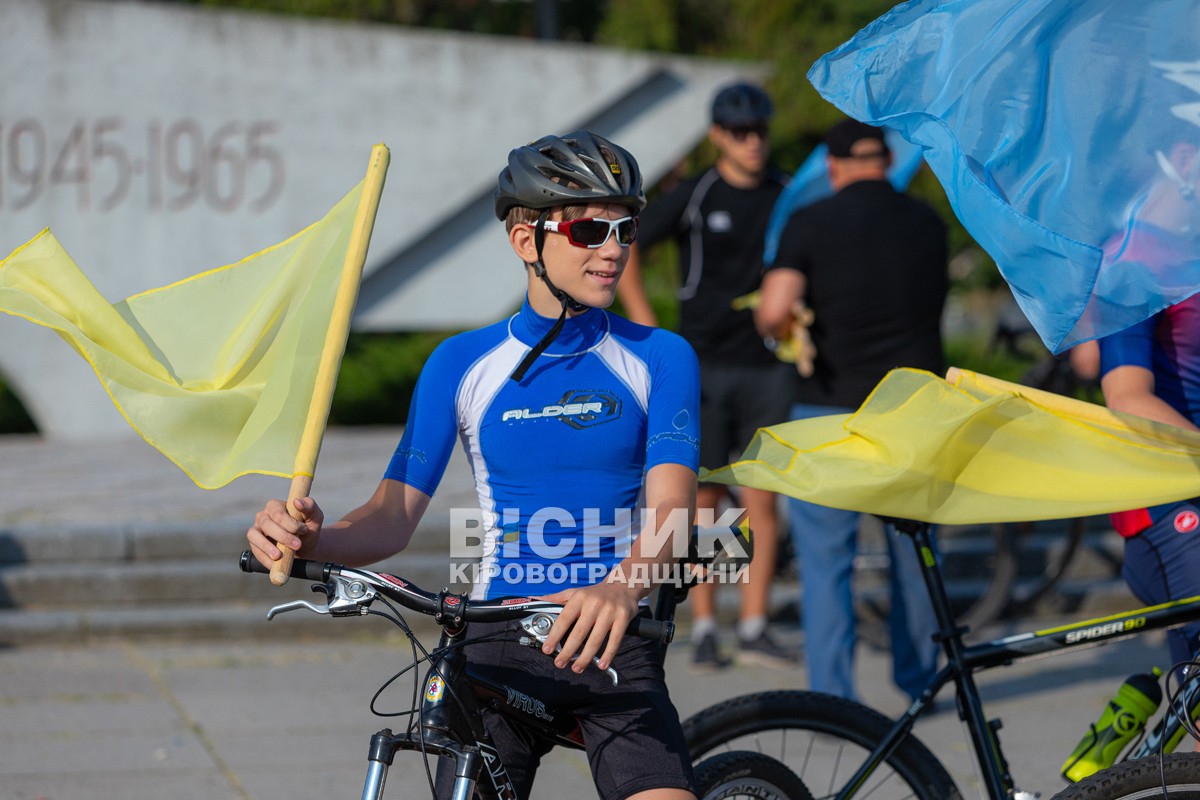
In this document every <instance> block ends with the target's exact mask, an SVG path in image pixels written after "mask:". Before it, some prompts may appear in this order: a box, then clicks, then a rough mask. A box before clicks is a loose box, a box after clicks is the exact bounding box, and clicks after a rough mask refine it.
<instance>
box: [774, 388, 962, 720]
mask: <svg viewBox="0 0 1200 800" xmlns="http://www.w3.org/2000/svg"><path fill="white" fill-rule="evenodd" d="M848 411H850V409H843V408H833V407H830V406H814V405H804V404H800V405H796V406H793V407H792V419H793V420H797V419H809V418H810V417H820V416H826V415H829V414H844V413H847V412H848ZM860 517H861V515H860V514H859V513H858V512H857V511H843V510H841V509H837V508H829V507H827V506H819V505H816V504H815V503H809V502H805V501H803V500H797V499H795V498H788V520H789V525H790V527H791V532H792V541H793V542H794V544H795V550H796V558H797V560H798V562H799V567H800V580H801V582H802V586H801V602H802V608H803V622H804V650H805V655H806V658H807V660H808V672H809V685H810V686H811V688H812V689H813V690H815V691H819V692H827V693H829V694H835V695H839V696H841V697H848V698H851V699H858V698H857V695H856V693H855V691H854V645H855V641H856V639H857V636H856V633H855V619H854V598H853V590H852V586H851V578H852V576H853V572H854V556H855V554H856V553H857V550H858V522H859V518H860ZM886 538H887V545H888V552H889V554H890V556H891V559H890V561H891V568H890V572H891V574H890V577H891V610H890V612H889V614H888V630H889V633H890V635H891V642H892V680H893V681H895V683H896V685H897V686H898V687H900V689H901V691H903V692H904V693H905V694H907V695H908V696H909V697H910V698H915V697H916V696H918V695H919V694H920V693H921V691H922V690H923V689H924V688H925V685H926V683H928V681H929V679H930V678H932V677H933V675H934V673H935V672H936V671H937V659H938V652H939V648H938V644H937V642H935V641H934V639H933V635H934V634H935V633H936V632H937V621H936V620H935V619H934V615H933V606H932V604H931V603H930V601H929V595H928V593H927V592H926V589H925V581H924V579H923V578H922V577H921V571H920V566H919V564H918V562H917V555H916V551H915V549H914V548H913V546H912V541H911V540H910V539H909V538H908V537H907V536H905V535H903V534H901V533H899V532H898V531H896V529H895V528H894V527H893V526H891V525H888V526H887V531H886Z"/></svg>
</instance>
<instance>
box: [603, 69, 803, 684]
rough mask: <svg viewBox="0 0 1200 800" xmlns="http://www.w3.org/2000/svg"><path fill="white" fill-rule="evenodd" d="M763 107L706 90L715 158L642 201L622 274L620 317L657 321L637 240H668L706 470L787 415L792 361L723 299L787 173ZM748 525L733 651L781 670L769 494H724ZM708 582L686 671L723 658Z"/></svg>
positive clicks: (752, 274)
mask: <svg viewBox="0 0 1200 800" xmlns="http://www.w3.org/2000/svg"><path fill="white" fill-rule="evenodd" d="M773 113H774V108H773V106H772V103H771V99H770V97H769V96H768V95H767V93H766V92H764V91H763V90H762V89H761V88H759V87H757V86H754V85H751V84H748V83H734V84H732V85H729V86H726V87H724V88H722V89H721V90H720V91H719V92H717V94H716V96H715V97H714V99H713V104H712V125H711V127H710V128H709V131H708V138H709V140H710V141H711V142H712V144H713V145H714V146H715V147H716V150H717V160H716V163H715V164H714V165H713V166H712V167H711V168H709V169H707V170H705V171H704V172H702V173H700V174H699V175H695V176H693V177H692V178H690V179H688V180H684V181H682V182H680V183H679V184H678V185H677V186H675V187H674V188H673V189H671V190H670V191H668V192H666V193H665V194H663V195H662V196H661V197H659V198H658V199H657V200H656V201H655V202H653V203H651V204H650V205H649V207H647V209H646V211H645V212H643V214H642V216H641V230H640V232H639V234H638V244H637V245H636V246H635V247H634V253H633V255H632V256H631V257H630V263H629V267H628V268H627V270H626V272H627V275H626V278H625V280H624V281H623V282H622V284H621V290H620V296H621V301H622V304H623V305H624V307H625V310H626V313H628V314H629V317H630V319H633V320H634V321H635V322H641V323H643V324H646V325H655V324H657V319H656V317H655V314H654V312H653V310H652V309H651V308H650V304H649V302H648V301H647V299H646V293H645V290H644V288H643V284H642V280H641V270H640V259H639V251H638V249H639V248H642V249H645V248H650V247H653V246H655V245H656V244H658V243H659V242H661V241H664V240H666V239H673V240H674V241H675V242H676V244H677V246H678V252H679V270H680V276H681V281H682V285H681V286H680V287H679V289H678V297H679V300H680V320H679V332H680V334H681V335H682V336H683V337H684V338H685V339H687V341H688V342H689V343H690V344H691V345H692V347H694V348H695V350H696V354H697V355H698V356H699V358H700V381H701V386H702V387H703V391H702V392H701V395H700V431H701V447H700V465H701V466H702V467H705V468H707V469H715V468H717V467H721V466H724V465H725V464H728V463H729V462H730V461H732V460H734V459H735V458H736V456H737V454H738V452H739V451H740V450H741V448H743V447H745V445H746V444H747V443H748V442H749V441H750V440H751V438H753V436H754V432H755V431H756V430H757V429H759V428H761V427H765V426H767V425H774V424H776V423H779V422H784V421H785V420H786V419H787V413H788V407H789V405H790V398H791V396H792V394H793V391H794V387H793V383H794V381H795V379H796V376H795V369H794V368H793V367H791V366H790V365H787V364H783V363H781V362H780V361H779V360H778V359H776V358H775V356H774V355H773V354H772V352H771V351H770V350H769V349H768V348H767V346H766V345H765V344H764V342H763V339H762V337H761V336H759V335H758V333H757V332H756V331H755V329H754V317H753V313H752V312H751V311H750V310H749V309H747V308H740V309H739V308H735V307H734V306H735V303H734V301H735V300H737V299H738V298H741V297H743V296H745V295H747V294H749V293H751V292H753V291H755V290H756V289H758V286H759V282H760V281H761V280H762V251H763V238H764V236H765V234H766V228H767V220H768V218H769V216H770V214H771V208H772V207H773V206H774V204H775V200H776V198H778V197H779V194H780V192H781V191H783V187H784V185H785V184H786V183H787V176H786V175H784V174H783V173H782V172H780V171H779V170H777V169H775V168H774V167H772V166H771V165H770V164H769V162H768V157H769V155H770V144H769V142H768V137H767V133H768V126H769V123H770V120H771V116H772V114H773ZM728 496H729V495H728V490H727V488H726V487H724V486H721V485H719V484H709V483H705V484H701V485H700V488H699V491H698V494H697V509H698V513H699V514H701V520H702V521H703V519H704V516H703V515H704V514H705V513H706V512H708V513H712V514H713V515H714V518H715V517H716V516H717V515H718V514H719V513H720V512H719V509H718V507H719V506H720V504H721V503H722V502H723V501H724V500H725V499H726V498H727V497H728ZM734 503H735V505H739V506H741V507H742V508H744V509H745V510H746V512H747V514H748V517H749V522H750V527H751V529H752V530H753V532H754V543H755V544H754V560H753V561H752V563H751V565H750V568H749V572H748V577H747V578H746V579H743V582H742V583H741V584H740V585H739V592H740V595H741V597H740V599H741V605H740V609H739V615H738V616H739V618H738V623H737V640H738V643H739V648H738V651H737V654H738V660H739V661H744V662H748V663H754V664H758V665H760V666H769V667H785V668H791V667H794V666H796V665H797V664H798V663H799V655H798V654H797V653H796V652H795V651H793V650H790V649H788V648H786V647H784V646H782V645H781V644H780V643H779V642H777V641H776V640H775V638H774V637H773V636H772V635H771V634H770V633H769V632H768V631H767V611H768V608H767V604H768V599H769V592H770V587H771V581H772V579H773V578H774V573H775V558H776V551H777V549H778V529H779V522H778V517H777V512H776V507H777V502H776V495H775V494H774V493H772V492H766V491H763V490H761V489H752V488H742V489H740V490H739V491H738V495H737V497H736V499H735V500H734ZM716 589H717V586H716V585H715V584H704V585H702V586H699V587H697V590H695V591H693V592H692V596H691V605H692V633H691V635H692V641H693V644H694V650H693V660H692V665H693V667H694V668H695V669H697V670H711V669H718V668H722V667H726V666H729V665H730V663H731V661H730V659H729V658H728V657H727V656H726V655H725V654H724V653H723V652H722V651H721V649H720V647H719V645H718V635H717V622H716V613H715V612H716V598H715V593H716Z"/></svg>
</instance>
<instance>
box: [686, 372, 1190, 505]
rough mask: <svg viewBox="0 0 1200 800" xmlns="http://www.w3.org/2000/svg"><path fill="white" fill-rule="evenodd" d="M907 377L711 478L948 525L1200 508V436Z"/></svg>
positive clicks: (781, 432)
mask: <svg viewBox="0 0 1200 800" xmlns="http://www.w3.org/2000/svg"><path fill="white" fill-rule="evenodd" d="M951 376H952V377H953V379H954V380H953V382H948V381H946V380H943V379H941V378H939V377H938V376H936V375H932V374H930V373H928V372H923V371H920V370H912V369H898V370H893V371H892V372H890V373H888V375H887V376H886V377H885V378H884V379H883V381H881V382H880V384H879V385H878V386H876V387H875V389H874V391H873V392H872V393H871V395H870V396H869V397H868V398H867V400H866V401H865V402H864V403H863V405H862V407H861V408H859V410H858V411H857V412H855V413H853V414H838V415H833V416H828V417H816V418H813V419H806V420H799V421H796V422H787V423H784V424H782V425H775V426H772V427H770V428H763V429H761V430H759V431H758V432H757V433H756V434H755V436H754V439H753V440H752V441H751V442H750V445H749V446H748V447H747V448H746V450H745V451H744V452H743V454H742V459H741V460H739V461H736V462H734V463H733V464H730V465H727V466H724V467H721V468H719V469H715V470H712V471H711V472H707V473H702V474H701V479H702V480H705V481H712V482H714V483H724V484H732V485H737V486H752V487H755V488H759V489H767V490H770V491H775V492H780V493H782V494H786V495H789V496H791V497H797V498H800V499H802V500H808V501H810V502H813V503H819V504H821V505H826V506H832V507H834V508H842V509H848V510H852V511H863V512H867V513H872V514H880V515H884V516H891V517H898V518H901V519H914V520H922V521H925V522H937V523H945V524H965V523H982V522H1017V521H1024V520H1039V519H1063V518H1067V517H1076V516H1087V515H1091V514H1102V513H1110V512H1114V511H1125V510H1128V509H1132V508H1142V507H1145V506H1151V505H1157V504H1160V503H1168V502H1174V501H1177V500H1184V499H1187V498H1191V497H1196V496H1198V495H1200V433H1195V432H1193V431H1189V430H1185V429H1183V428H1176V427H1174V426H1171V425H1163V424H1160V423H1156V422H1151V421H1149V420H1145V419H1142V418H1140V417H1135V416H1131V415H1128V414H1121V413H1118V412H1115V411H1109V410H1108V409H1106V408H1104V407H1102V406H1098V405H1095V404H1092V403H1085V402H1082V401H1079V400H1074V399H1071V398H1067V397H1062V396H1060V395H1056V394H1052V393H1050V392H1042V391H1038V390H1036V389H1029V388H1027V387H1024V386H1018V385H1016V384H1012V383H1008V382H1006V381H1001V380H997V379H995V378H990V377H988V376H986V375H979V374H976V373H973V372H969V371H967V370H952V374H951Z"/></svg>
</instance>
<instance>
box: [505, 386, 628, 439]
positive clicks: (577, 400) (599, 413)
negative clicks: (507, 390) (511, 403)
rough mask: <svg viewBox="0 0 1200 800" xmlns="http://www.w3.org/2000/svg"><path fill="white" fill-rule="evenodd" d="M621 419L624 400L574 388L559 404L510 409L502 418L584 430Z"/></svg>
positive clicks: (609, 394) (601, 392)
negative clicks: (553, 422)
mask: <svg viewBox="0 0 1200 800" xmlns="http://www.w3.org/2000/svg"><path fill="white" fill-rule="evenodd" d="M620 418H621V401H620V400H619V399H617V398H616V397H615V396H614V395H613V394H612V393H611V392H605V391H584V390H580V389H572V390H571V391H569V392H567V393H566V394H564V395H563V396H562V399H560V400H559V401H558V402H557V403H552V404H551V405H548V406H542V407H541V408H539V409H533V408H510V409H509V410H507V411H505V412H504V413H503V414H502V415H501V416H500V421H501V422H514V421H519V422H523V421H525V420H532V419H558V420H560V421H562V422H564V423H566V424H567V425H570V426H571V427H572V428H575V429H577V430H581V429H583V428H592V427H595V426H596V425H602V424H604V423H605V422H612V421H613V420H615V419H620Z"/></svg>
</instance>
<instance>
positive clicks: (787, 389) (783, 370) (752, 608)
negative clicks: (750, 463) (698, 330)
mask: <svg viewBox="0 0 1200 800" xmlns="http://www.w3.org/2000/svg"><path fill="white" fill-rule="evenodd" d="M740 372H741V375H742V378H741V380H740V381H739V384H740V387H739V391H738V393H737V398H738V410H737V418H736V425H737V428H736V431H737V437H736V440H735V442H736V445H737V447H738V448H739V454H740V451H741V449H742V448H745V447H746V445H747V444H749V443H750V441H751V440H752V439H753V438H754V434H755V432H756V431H757V430H758V429H760V428H766V427H768V426H771V425H778V424H779V423H781V422H786V421H787V419H788V415H789V413H790V410H791V403H792V398H793V397H795V394H796V380H797V374H796V370H795V369H794V368H793V367H792V365H790V364H784V363H781V362H780V363H774V364H768V365H765V366H762V365H757V364H756V365H751V366H747V367H743V368H741V369H740ZM738 498H739V500H740V503H741V505H742V507H743V508H745V509H746V511H747V515H748V516H749V520H750V528H751V530H752V531H753V534H754V559H753V561H751V563H750V569H749V574H748V575H747V578H746V580H744V581H743V583H742V584H741V586H740V587H739V588H740V593H741V608H740V610H739V613H738V632H737V633H738V642H739V644H740V646H741V650H740V653H739V658H742V659H743V660H746V661H749V662H750V663H759V664H762V665H766V666H773V667H781V668H788V669H790V668H791V667H793V666H795V665H796V664H797V663H798V662H799V654H798V653H797V652H796V651H795V650H793V649H792V648H790V647H786V646H784V645H782V644H780V643H779V642H777V641H776V640H775V638H774V637H773V636H772V635H770V634H769V633H768V632H767V619H768V611H769V610H770V608H769V606H770V599H771V585H772V583H773V582H774V580H775V566H776V559H777V556H778V553H779V536H780V514H779V510H778V508H779V496H778V495H777V494H776V493H775V492H768V491H765V490H762V489H753V488H750V487H742V488H740V489H739V490H738Z"/></svg>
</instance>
